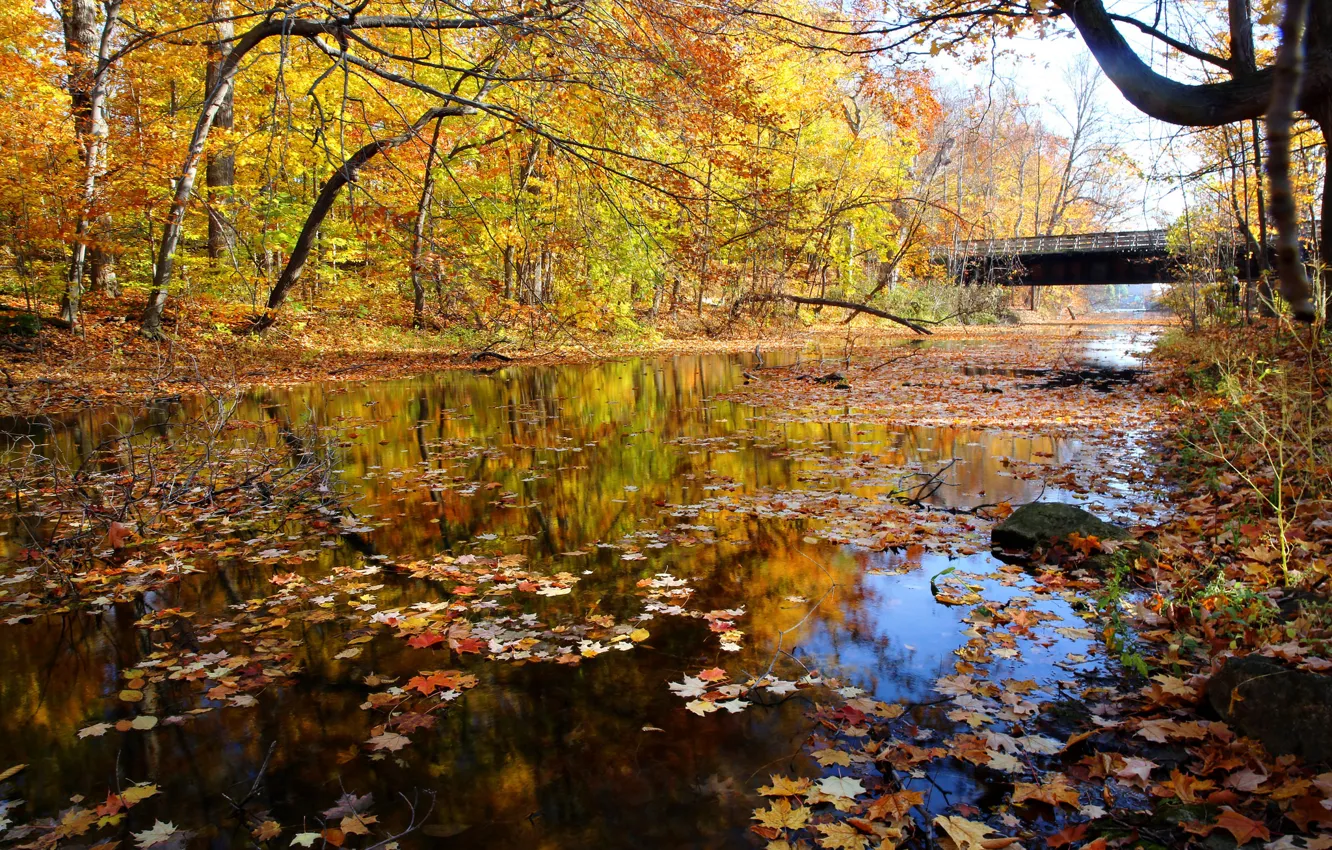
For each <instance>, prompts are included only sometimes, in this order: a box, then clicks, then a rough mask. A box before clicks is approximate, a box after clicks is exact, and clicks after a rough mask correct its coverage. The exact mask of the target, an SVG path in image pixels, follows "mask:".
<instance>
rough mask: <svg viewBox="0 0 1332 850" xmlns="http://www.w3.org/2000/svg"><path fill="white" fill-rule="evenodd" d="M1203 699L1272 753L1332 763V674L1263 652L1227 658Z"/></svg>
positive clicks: (1210, 682)
mask: <svg viewBox="0 0 1332 850" xmlns="http://www.w3.org/2000/svg"><path fill="white" fill-rule="evenodd" d="M1207 699H1208V701H1209V702H1210V703H1211V704H1212V708H1214V709H1216V712H1217V713H1218V714H1219V715H1221V718H1222V719H1223V720H1225V721H1226V723H1228V724H1230V726H1231V727H1232V728H1234V729H1235V730H1236V731H1237V732H1239V733H1240V734H1242V735H1246V736H1248V737H1250V738H1256V739H1257V740H1259V741H1261V742H1262V743H1263V746H1265V747H1267V751H1268V752H1270V753H1272V754H1273V755H1297V756H1300V757H1302V758H1303V759H1304V760H1305V761H1306V762H1310V763H1313V764H1317V763H1320V762H1332V676H1325V675H1322V674H1320V673H1312V672H1309V671H1307V670H1296V669H1295V668H1293V667H1287V666H1286V665H1284V664H1281V663H1279V662H1277V661H1273V660H1272V659H1270V658H1264V657H1263V656H1261V655H1246V656H1244V657H1242V658H1228V659H1226V661H1225V663H1224V664H1223V665H1222V666H1221V669H1220V670H1219V671H1218V672H1217V673H1216V674H1214V675H1213V676H1212V679H1211V681H1209V682H1208V683H1207Z"/></svg>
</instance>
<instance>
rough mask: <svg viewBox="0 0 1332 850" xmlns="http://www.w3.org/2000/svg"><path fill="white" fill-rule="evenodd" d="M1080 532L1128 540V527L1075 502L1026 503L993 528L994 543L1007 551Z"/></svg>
mask: <svg viewBox="0 0 1332 850" xmlns="http://www.w3.org/2000/svg"><path fill="white" fill-rule="evenodd" d="M1074 532H1077V533H1078V534H1080V535H1082V536H1084V537H1090V536H1094V537H1096V538H1098V539H1100V540H1128V539H1130V538H1131V537H1132V535H1130V534H1129V533H1128V531H1126V530H1125V529H1122V528H1120V527H1119V526H1117V525H1111V524H1110V523H1108V522H1105V521H1104V520H1102V519H1098V518H1097V517H1096V516H1095V515H1094V514H1091V513H1088V512H1087V511H1084V510H1083V509H1082V508H1079V507H1077V506H1075V505H1065V504H1063V503H1062V502H1033V503H1031V504H1030V505H1023V506H1022V507H1020V508H1018V509H1017V510H1015V511H1013V513H1012V514H1010V515H1009V517H1008V519H1006V520H1004V521H1003V522H1001V523H999V524H998V525H996V526H995V527H994V530H993V531H991V532H990V544H991V545H992V546H994V547H995V548H997V549H1002V550H1004V551H1006V552H1031V551H1034V550H1036V549H1045V548H1048V547H1049V546H1050V544H1052V543H1056V542H1059V541H1062V540H1066V539H1067V538H1068V536H1069V535H1070V534H1073V533H1074Z"/></svg>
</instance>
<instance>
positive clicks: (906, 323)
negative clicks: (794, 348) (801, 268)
mask: <svg viewBox="0 0 1332 850" xmlns="http://www.w3.org/2000/svg"><path fill="white" fill-rule="evenodd" d="M746 300H748V301H790V302H792V303H793V304H805V305H808V306H811V307H841V308H842V309H844V310H854V311H856V312H857V313H869V314H870V315H871V316H878V317H879V318H880V319H887V320H888V321H890V322H896V323H897V324H899V325H901V326H902V327H904V328H910V329H911V330H913V331H915V332H916V333H918V334H924V335H925V336H931V335H932V334H933V331H931V330H929V329H928V328H926V327H925V326H923V325H921V324H919V322H920V321H922V320H920V319H907V318H904V317H902V316H898V315H895V314H893V313H889V312H887V311H885V310H880V309H878V308H877V307H871V306H869V305H868V304H857V303H856V302H854V301H838V300H836V299H833V298H806V297H805V296H803V295H787V294H772V295H753V296H750V297H749V298H748V299H746Z"/></svg>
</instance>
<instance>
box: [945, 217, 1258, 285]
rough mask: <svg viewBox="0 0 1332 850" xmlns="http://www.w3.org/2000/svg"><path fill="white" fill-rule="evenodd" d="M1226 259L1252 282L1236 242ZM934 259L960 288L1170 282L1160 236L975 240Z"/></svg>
mask: <svg viewBox="0 0 1332 850" xmlns="http://www.w3.org/2000/svg"><path fill="white" fill-rule="evenodd" d="M1231 253H1232V256H1231V258H1230V259H1231V260H1232V262H1228V263H1226V266H1234V267H1235V268H1237V269H1238V270H1239V276H1240V277H1241V278H1244V279H1248V280H1252V279H1255V278H1256V277H1257V276H1258V272H1259V269H1260V267H1261V263H1260V262H1259V258H1258V256H1257V254H1256V252H1254V251H1251V250H1249V249H1248V248H1246V247H1245V246H1244V244H1243V242H1242V240H1239V239H1238V238H1237V240H1236V243H1235V246H1234V249H1233V250H1232V252H1231ZM936 259H937V260H939V261H941V262H943V263H945V264H946V265H947V266H948V272H949V276H950V277H951V278H952V279H954V280H957V281H959V282H960V283H962V284H963V285H964V286H965V285H970V284H984V283H988V284H998V285H1000V286H1068V285H1084V286H1085V285H1092V286H1098V285H1099V286H1107V285H1111V284H1133V283H1164V282H1167V281H1170V280H1173V279H1174V271H1173V267H1174V264H1173V263H1172V262H1171V257H1170V251H1169V249H1168V248H1167V246H1166V232H1165V231H1164V230H1129V231H1120V232H1111V233H1078V234H1072V235H1068V236H1031V237H1015V238H1011V239H975V240H970V241H963V242H958V243H956V244H955V245H954V246H953V247H952V249H951V250H948V249H945V250H940V251H938V252H937V254H936Z"/></svg>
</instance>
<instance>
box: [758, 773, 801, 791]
mask: <svg viewBox="0 0 1332 850" xmlns="http://www.w3.org/2000/svg"><path fill="white" fill-rule="evenodd" d="M809 787H810V782H809V780H808V779H805V778H803V777H801V778H799V779H792V778H791V777H789V776H778V775H777V774H775V773H774V774H773V775H772V784H771V785H765V786H763V787H762V788H760V789H758V792H759V793H760V794H762V795H763V796H764V797H800V796H803V795H804V794H805V793H806V792H808V791H809Z"/></svg>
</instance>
